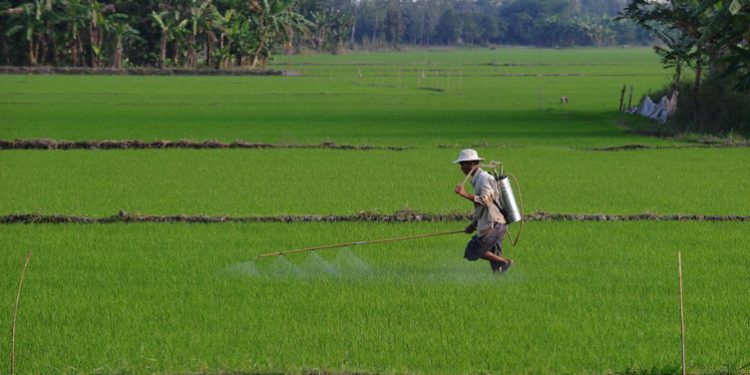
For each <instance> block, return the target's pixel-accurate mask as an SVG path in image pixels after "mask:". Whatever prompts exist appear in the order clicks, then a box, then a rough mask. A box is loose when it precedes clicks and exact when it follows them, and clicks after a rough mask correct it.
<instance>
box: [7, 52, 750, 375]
mask: <svg viewBox="0 0 750 375" xmlns="http://www.w3.org/2000/svg"><path fill="white" fill-rule="evenodd" d="M275 64H276V65H275V68H278V69H289V70H294V71H296V72H299V73H301V74H302V75H301V76H284V77H104V76H99V77H89V76H86V77H83V76H81V77H76V76H19V75H5V76H0V110H2V120H0V140H13V139H37V138H41V139H51V140H69V141H77V140H105V139H109V140H125V139H138V140H146V141H151V140H172V141H175V140H180V139H190V140H196V141H205V140H218V141H222V142H233V141H236V140H244V141H248V142H264V143H273V144H319V143H321V142H334V143H336V144H349V145H375V146H399V147H405V150H403V151H392V150H356V151H355V150H336V149H217V150H211V149H206V150H194V149H167V150H164V149H161V150H160V149H148V150H56V151H54V150H0V215H9V214H17V213H40V214H48V215H54V214H59V215H84V216H93V217H103V216H109V215H114V214H117V213H118V212H119V211H121V210H123V211H127V212H132V213H142V214H145V215H181V214H185V215H217V216H220V215H229V216H264V215H268V216H272V215H351V214H356V213H358V212H370V213H381V214H392V213H394V212H397V211H399V210H413V211H418V212H426V213H444V214H447V213H468V212H469V211H470V209H471V207H470V205H469V204H468V203H467V202H465V201H463V200H461V199H459V198H458V197H456V196H455V194H453V188H454V186H455V184H456V183H458V182H459V181H460V180H461V179H462V175H461V173H460V171H459V170H458V167H456V166H455V165H452V164H451V163H450V162H451V161H452V160H454V159H455V157H456V155H457V154H458V151H459V150H460V149H461V148H463V147H469V146H472V147H475V148H476V149H477V150H478V151H479V153H480V155H483V156H485V157H487V158H490V159H499V160H502V161H503V162H504V163H505V164H504V165H505V168H506V170H507V171H509V172H511V173H513V174H515V175H516V176H517V177H518V178H519V180H520V181H521V188H522V192H523V201H524V202H523V203H524V209H525V212H527V213H532V212H550V213H576V214H584V213H585V214H597V213H599V214H637V213H649V212H650V213H656V214H677V213H679V214H695V215H745V216H746V215H749V214H750V207H749V206H748V200H747V199H746V197H747V196H748V195H750V187H749V186H750V183H749V182H750V175H749V174H748V172H747V168H746V166H747V164H748V162H750V160H748V158H750V150H748V149H747V148H685V147H686V146H692V145H690V144H686V143H681V142H678V141H675V140H666V139H658V138H650V137H643V136H639V135H637V134H634V133H630V132H628V131H627V130H626V129H623V128H622V127H620V126H619V125H618V124H617V121H616V120H617V118H618V114H617V113H616V111H615V110H616V108H617V105H618V100H619V92H620V91H619V90H621V88H622V85H623V84H628V85H630V84H634V86H635V88H636V92H635V99H634V100H637V98H638V97H639V96H640V94H643V93H645V92H647V91H648V89H650V88H652V89H657V88H659V87H661V85H663V84H664V83H665V82H666V80H667V78H668V76H669V74H668V72H666V71H664V70H663V69H662V68H661V67H660V66H659V63H658V57H657V56H655V55H653V52H652V51H651V50H650V49H580V50H537V49H525V48H516V49H514V48H500V49H497V50H417V51H408V52H404V53H357V54H350V55H343V56H290V57H286V56H285V57H280V58H279V59H277V61H276V62H275ZM562 95H565V96H568V97H569V98H570V103H569V104H568V105H561V104H560V103H559V97H560V96H562ZM633 144H638V145H645V146H651V147H652V148H650V149H635V150H629V151H617V152H601V151H593V150H592V149H593V148H600V147H611V146H623V145H633ZM659 147H667V148H659ZM466 224H467V223H466V222H460V221H451V222H421V223H416V222H413V223H372V222H337V223H221V224H184V223H137V224H134V223H130V224H126V223H117V224H78V225H71V224H0V269H2V270H3V272H2V273H0V373H3V374H6V373H9V362H8V360H7V359H6V358H8V353H9V347H10V338H9V335H8V333H9V332H10V331H11V329H10V328H11V320H10V317H11V316H12V312H13V302H14V301H15V292H16V286H17V283H18V278H19V276H20V269H21V266H22V265H23V259H24V256H25V254H26V252H27V251H28V250H33V251H34V253H33V256H32V260H31V265H30V267H29V269H28V273H27V275H26V280H25V285H24V290H23V294H22V296H21V305H20V311H19V319H18V324H17V327H16V328H17V337H16V362H17V363H16V366H17V367H16V371H17V373H18V374H41V373H61V374H124V373H138V374H140V373H158V374H188V373H209V374H218V373H232V372H239V373H280V372H281V373H303V372H309V371H317V372H323V373H355V372H356V373H360V372H364V373H389V374H392V373H396V374H467V373H472V374H473V373H490V374H500V373H503V374H505V373H509V374H520V373H544V374H547V373H576V374H578V373H665V372H666V373H676V372H679V368H680V329H679V327H680V326H679V324H680V322H679V308H678V295H677V252H678V251H681V252H682V257H683V265H684V276H685V293H686V300H685V302H686V303H685V310H686V321H687V340H688V341H687V357H688V367H689V371H690V372H691V373H719V372H721V371H724V372H729V373H733V372H734V373H741V372H742V371H746V370H743V369H742V367H743V366H745V364H747V363H750V355H748V353H750V340H748V339H747V338H748V337H750V313H749V311H750V299H748V298H746V297H745V294H746V293H744V291H746V290H748V289H750V278H748V277H747V269H748V266H750V260H748V257H747V242H748V241H747V240H748V235H747V233H748V230H749V229H750V222H747V221H738V222H721V223H719V222H653V221H638V222H530V223H528V224H527V225H526V227H525V230H524V232H523V234H522V236H521V240H520V242H519V244H518V246H516V247H513V246H511V245H510V243H509V241H507V240H506V243H505V252H506V254H507V255H508V256H510V257H511V258H512V259H513V260H514V262H515V263H514V266H513V267H512V268H511V270H510V271H509V272H508V273H506V274H503V275H493V274H492V273H491V272H490V269H489V265H488V264H487V263H486V262H467V261H465V260H464V259H462V254H463V248H464V246H465V244H466V242H467V241H468V239H469V235H467V234H456V235H450V236H444V237H438V238H430V239H420V240H412V241H402V242H393V243H388V244H377V245H363V246H350V247H346V248H341V249H330V250H321V251H317V252H313V253H306V254H299V255H290V256H284V257H270V258H257V256H258V255H259V254H263V253H268V252H275V251H283V250H289V249H295V248H303V247H309V246H315V245H324V244H331V243H343V242H353V241H366V240H373V239H378V238H390V237H397V236H410V235H417V234H424V233H433V232H443V231H450V230H457V229H462V228H463V227H464V226H465V225H466ZM511 230H512V231H513V232H514V233H516V231H517V227H515V226H514V227H512V229H511Z"/></svg>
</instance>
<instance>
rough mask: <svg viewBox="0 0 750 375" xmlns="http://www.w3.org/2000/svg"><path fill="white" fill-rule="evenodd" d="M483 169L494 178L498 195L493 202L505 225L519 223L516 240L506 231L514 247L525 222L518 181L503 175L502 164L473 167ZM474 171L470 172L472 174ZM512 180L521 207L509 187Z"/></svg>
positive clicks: (492, 162) (509, 175) (467, 178)
mask: <svg viewBox="0 0 750 375" xmlns="http://www.w3.org/2000/svg"><path fill="white" fill-rule="evenodd" d="M481 167H485V168H487V169H488V170H491V171H492V176H493V177H495V187H496V188H497V192H498V193H499V194H498V200H497V201H495V204H497V206H498V208H499V209H500V212H501V213H502V214H503V216H504V217H505V221H506V224H513V223H519V222H520V223H521V224H520V226H519V228H518V233H517V234H516V239H515V240H513V238H512V236H511V234H510V230H508V237H509V238H511V243H512V244H513V246H516V244H517V243H518V239H519V238H520V237H521V232H523V226H524V223H525V222H526V221H525V220H524V217H523V199H522V197H521V185H520V184H519V183H518V179H517V178H516V176H514V175H512V174H510V173H507V174H506V173H504V170H503V162H501V161H496V160H492V161H490V162H489V163H488V164H480V165H477V166H476V167H475V169H478V168H481ZM498 167H499V168H500V172H498V170H497V169H498ZM473 172H474V170H472V173H473ZM472 173H469V174H467V175H466V177H465V178H464V180H463V182H462V183H461V186H463V185H466V182H467V181H469V178H470V177H471V176H472ZM511 179H513V182H514V183H515V185H516V187H518V198H519V201H520V202H521V205H519V204H518V202H517V201H516V196H515V194H513V186H511V182H510V180H511Z"/></svg>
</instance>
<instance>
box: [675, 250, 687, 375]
mask: <svg viewBox="0 0 750 375" xmlns="http://www.w3.org/2000/svg"><path fill="white" fill-rule="evenodd" d="M677 274H678V275H679V283H680V339H681V340H680V341H681V344H682V375H687V365H686V363H687V360H686V356H685V298H684V295H683V289H682V252H681V251H678V252H677Z"/></svg>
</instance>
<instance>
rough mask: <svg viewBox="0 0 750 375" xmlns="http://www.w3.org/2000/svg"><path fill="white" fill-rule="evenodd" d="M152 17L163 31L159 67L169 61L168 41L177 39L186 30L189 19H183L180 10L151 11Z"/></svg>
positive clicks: (164, 65) (162, 66)
mask: <svg viewBox="0 0 750 375" xmlns="http://www.w3.org/2000/svg"><path fill="white" fill-rule="evenodd" d="M151 18H152V20H153V22H154V24H155V25H156V26H157V27H158V29H159V31H160V32H161V40H160V43H159V68H164V67H166V61H167V43H168V42H170V41H173V40H175V39H177V38H178V37H179V36H180V35H181V34H182V33H183V32H184V31H185V27H186V26H187V24H188V20H187V19H182V20H181V19H180V13H179V12H159V13H156V11H151Z"/></svg>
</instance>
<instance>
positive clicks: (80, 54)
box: [0, 0, 652, 68]
mask: <svg viewBox="0 0 750 375" xmlns="http://www.w3.org/2000/svg"><path fill="white" fill-rule="evenodd" d="M621 1H622V0H510V1H503V0H297V1H295V0H145V1H137V2H134V1H124V0H111V1H105V0H102V1H99V0H33V1H0V64H4V65H31V66H34V65H56V66H88V67H105V66H108V67H115V68H119V67H123V66H159V67H167V66H172V67H186V68H194V67H198V66H207V67H213V68H221V67H226V66H230V65H249V66H254V67H255V66H263V65H264V64H265V63H266V62H267V61H268V59H269V57H270V56H271V53H278V52H284V51H285V52H292V51H294V50H295V49H298V48H311V49H315V50H318V51H326V52H333V53H336V52H337V51H339V50H340V49H341V48H367V49H378V48H398V47H399V46H401V45H404V44H408V45H420V46H427V45H488V44H514V45H536V46H560V47H567V46H589V45H596V46H604V45H618V44H634V43H638V44H642V43H647V42H649V41H651V40H652V36H651V35H649V34H648V33H647V32H646V31H644V30H643V29H642V28H641V27H639V26H637V25H636V23H635V22H615V21H614V17H615V16H616V15H617V12H618V11H619V10H620V9H622V8H623V7H624V6H625V4H624V3H622V2H621Z"/></svg>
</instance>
